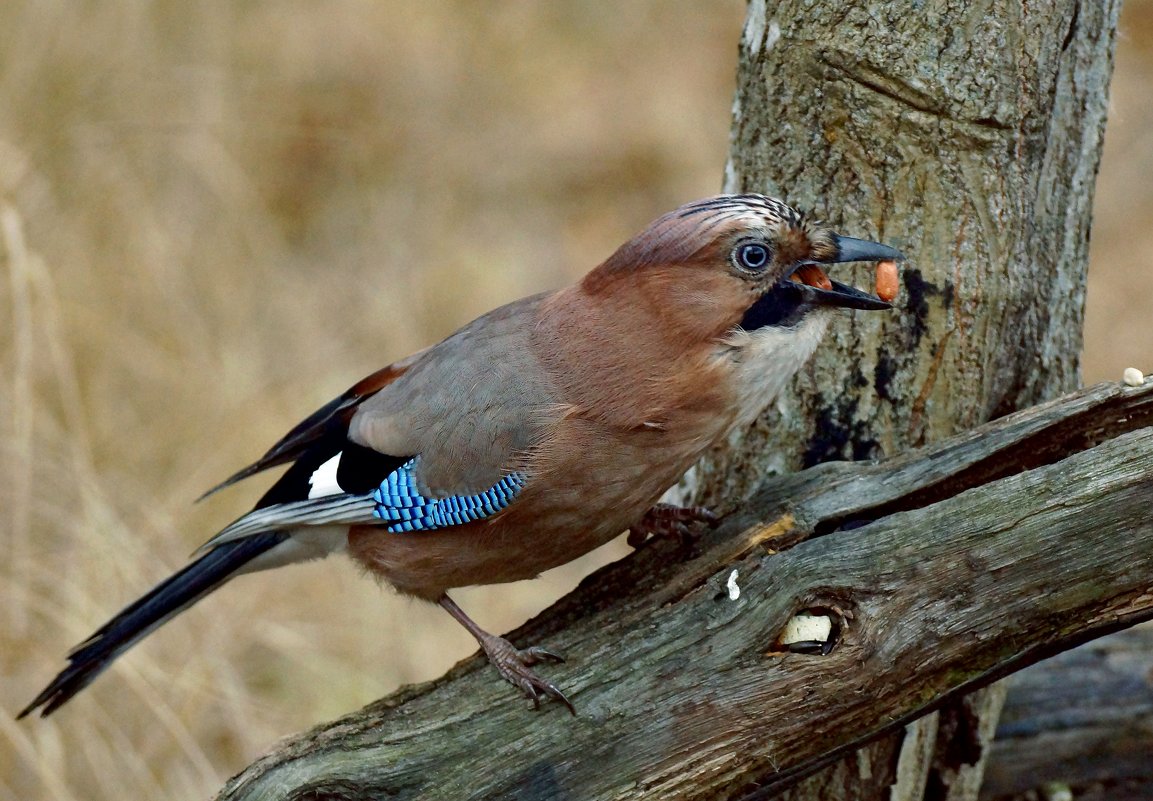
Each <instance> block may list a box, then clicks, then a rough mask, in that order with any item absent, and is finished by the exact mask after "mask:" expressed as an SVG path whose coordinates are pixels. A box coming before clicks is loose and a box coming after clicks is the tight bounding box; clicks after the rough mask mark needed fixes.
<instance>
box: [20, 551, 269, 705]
mask: <svg viewBox="0 0 1153 801" xmlns="http://www.w3.org/2000/svg"><path fill="white" fill-rule="evenodd" d="M287 538H288V534H286V533H285V532H283V531H269V532H265V533H263V534H257V535H255V536H252V537H247V538H245V539H242V540H236V541H235V542H226V543H224V544H222V545H220V546H219V547H217V548H214V549H213V550H211V551H209V552H208V553H206V554H205V555H204V556H202V557H200V558H199V559H197V560H196V561H195V562H193V563H192V564H190V565H188V566H187V567H185V568H184V569H182V570H181V571H179V572H178V573H176V574H174V575H172V576H170V577H169V578H167V579H165V580H164V581H162V582H161V583H160V584H158V585H157V586H155V587H154V588H152V590H151V591H149V592H148V593H147V594H146V595H144V597H142V598H140V599H139V600H137V601H135V602H134V603H132V604H130V605H129V606H127V607H126V608H125V609H123V610H122V611H121V612H120V614H118V615H116V617H114V618H112V619H111V620H110V621H108V622H107V623H105V624H104V625H103V626H101V627H100V628H99V629H98V630H97V631H95V632H94V633H93V634H92V636H90V637H89V638H88V639H86V640H85V641H84V642H82V643H80V645H78V646H76V648H74V649H73V650H72V652H71V653H70V654H69V655H68V663H69V664H68V667H66V668H65V669H64V670H62V671H60V674H59V675H58V676H57V677H56V678H55V679H53V680H52V683H51V684H49V685H48V686H47V687H46V688H44V691H43V692H42V693H40V694H39V695H38V696H36V698H35V699H34V700H33V701H32V703H30V704H29V705H28V706H26V707H25V708H24V709H23V710H22V711H21V712H20V714H19V715H17V716H16V717H17V719H19V718H22V717H24V716H25V715H28V714H29V713H30V712H32V711H34V710H35V709H37V708H39V707H43V709H42V710H41V711H40V715H41V716H42V717H47V716H48V715H50V714H52V712H53V711H55V710H56V709H58V708H59V707H60V706H61V705H62V704H64V703H65V702H67V701H68V699H70V698H71V697H72V696H74V695H76V693H78V692H80V691H81V690H83V689H84V688H85V687H87V686H88V685H89V684H90V683H91V682H92V680H93V679H95V678H96V677H97V676H98V675H100V673H101V672H102V671H103V670H104V669H105V668H106V667H108V666H109V665H110V664H112V661H113V660H114V659H116V657H118V656H119V655H120V654H122V653H124V651H126V650H128V649H129V648H130V647H132V645H134V644H135V643H136V642H137V641H138V640H140V639H142V638H143V637H144V636H145V635H147V634H148V633H149V632H151V631H152V630H153V629H155V628H157V627H159V626H160V625H162V624H163V623H165V622H167V621H168V620H169V619H170V618H172V617H174V616H176V615H177V614H179V613H180V612H182V611H184V610H185V609H187V608H188V607H189V606H191V605H192V604H194V603H196V602H197V601H199V600H200V599H201V598H203V597H204V596H205V595H208V594H209V593H210V592H212V591H213V590H215V589H216V588H217V587H219V586H220V585H221V584H223V583H224V582H225V581H226V580H227V579H228V577H229V576H231V575H232V574H233V573H235V572H236V571H237V570H238V569H240V567H241V566H242V565H244V564H245V563H247V562H249V561H251V560H252V559H254V558H255V557H257V556H259V555H260V554H262V553H264V552H265V551H267V550H268V549H269V548H272V547H273V546H275V545H278V544H279V543H281V542H283V541H284V540H286V539H287Z"/></svg>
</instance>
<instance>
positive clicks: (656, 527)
mask: <svg viewBox="0 0 1153 801" xmlns="http://www.w3.org/2000/svg"><path fill="white" fill-rule="evenodd" d="M718 522H720V518H719V517H717V516H716V515H715V514H713V513H712V512H710V511H709V510H708V509H706V508H705V507H703V506H674V505H673V504H671V503H658V504H657V505H656V506H654V507H653V508H651V509H649V510H648V511H647V512H645V516H644V517H642V518H641V519H640V522H639V523H637V524H636V525H635V526H632V527H630V528H629V536H628V544H629V545H631V546H632V547H634V548H639V547H641V546H642V545H644V543H645V542H646V541H647V540H648V538H649V536H650V535H651V536H653V537H673V536H675V537H677V538H678V539H680V541H681V543H682V544H684V545H686V546H688V545H692V544H693V543H694V542H695V541H696V531H695V530H694V529H695V527H696V526H698V525H701V524H704V525H706V526H708V527H709V528H712V527H714V526H716V524H717V523H718Z"/></svg>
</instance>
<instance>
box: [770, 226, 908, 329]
mask: <svg viewBox="0 0 1153 801" xmlns="http://www.w3.org/2000/svg"><path fill="white" fill-rule="evenodd" d="M833 241H834V242H835V243H836V246H837V255H836V256H835V257H833V258H831V259H824V260H821V261H804V262H801V263H799V264H798V265H797V266H796V267H794V268H793V271H792V272H791V273H790V274H789V276H788V277H789V278H790V279H792V280H793V281H795V282H796V283H799V284H800V285H801V286H800V287H799V288H800V290H801V293H802V297H803V298H804V300H805V302H807V303H811V304H813V305H820V306H840V307H842V308H846V309H874V310H876V309H889V308H892V306H891V305H890V304H889V303H888V302H887V301H885V300H882V299H881V298H879V297H877V296H876V295H870V294H869V293H868V292H864V291H862V290H860V289H857V288H856V287H852V286H848V285H846V284H842V283H839V282H837V281H833V280H832V279H830V278H829V277H828V276H827V275H826V274H825V271H824V270H822V269H821V265H824V264H842V263H844V262H853V261H875V262H896V261H904V260H905V256H904V254H902V253H901V251H899V250H897V249H895V248H891V247H889V246H888V245H882V244H880V243H879V242H870V241H868V240H867V239H854V238H853V237H851V236H839V235H837V234H834V235H833ZM894 294H895V293H894Z"/></svg>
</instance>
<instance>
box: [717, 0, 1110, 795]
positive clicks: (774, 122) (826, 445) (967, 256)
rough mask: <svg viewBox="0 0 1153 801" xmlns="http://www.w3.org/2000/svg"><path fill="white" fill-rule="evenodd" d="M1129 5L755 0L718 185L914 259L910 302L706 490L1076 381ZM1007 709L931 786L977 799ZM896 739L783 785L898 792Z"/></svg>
mask: <svg viewBox="0 0 1153 801" xmlns="http://www.w3.org/2000/svg"><path fill="white" fill-rule="evenodd" d="M1119 9H1120V0H1105V1H1104V2H1093V3H1083V2H1080V0H1041V1H1040V2H1029V3H1020V2H1017V0H985V1H984V2H974V0H961V1H960V2H958V1H957V0H927V1H926V2H921V3H913V4H910V3H886V2H865V3H842V2H819V1H815V0H751V2H750V4H749V12H748V18H747V23H746V26H745V34H744V37H743V39H742V43H741V53H740V67H739V70H738V82H737V94H736V100H735V103H734V121H733V129H732V130H733V134H732V137H733V138H732V148H731V153H730V159H729V165H728V168H727V170H726V180H725V185H726V188H728V189H731V190H745V189H747V190H755V191H766V192H768V193H770V194H779V195H781V196H783V197H788V198H791V199H793V200H794V201H795V202H797V203H799V204H801V205H804V206H807V207H811V208H814V209H815V210H816V211H817V212H818V213H819V214H820V215H821V216H822V217H824V218H825V219H829V220H831V221H832V222H834V223H835V224H836V225H837V226H839V227H841V228H843V229H845V230H849V231H853V232H858V233H862V234H864V235H868V236H871V237H874V238H879V239H881V240H882V241H885V242H890V243H893V244H896V245H897V246H899V247H901V248H902V249H903V250H904V251H905V252H906V253H907V254H908V255H910V257H911V260H910V262H909V264H908V265H907V269H906V271H905V276H904V282H903V291H902V297H901V298H900V300H899V307H900V308H899V310H898V313H897V314H892V315H887V316H886V315H857V316H855V317H854V318H853V319H852V321H851V322H849V321H846V322H844V323H843V324H841V325H840V326H839V327H837V328H835V329H834V330H833V331H832V333H831V336H830V337H829V338H828V339H827V340H826V342H825V343H824V344H823V345H822V348H821V350H820V352H819V353H818V354H817V356H816V358H815V359H814V360H813V361H812V363H811V364H810V365H809V367H808V368H806V369H805V370H804V371H803V372H802V373H801V375H799V376H798V378H797V380H796V381H795V382H794V386H793V387H792V388H791V389H790V390H789V391H786V392H785V393H784V394H783V396H782V399H781V400H780V402H779V403H778V404H777V407H778V408H777V409H775V410H774V413H773V414H771V415H768V416H766V417H765V418H764V419H763V420H762V421H761V422H760V423H759V424H758V425H757V426H756V427H754V428H753V429H752V430H750V431H748V432H747V433H746V434H745V435H744V436H742V437H740V438H739V439H734V441H732V442H730V443H728V444H727V445H726V447H725V448H723V449H720V450H719V451H718V452H717V453H716V454H715V455H713V457H712V458H711V459H709V460H707V461H706V462H705V463H704V464H702V465H701V466H700V467H699V468H698V470H697V471H696V479H697V485H698V487H699V495H698V496H697V499H698V500H703V501H704V502H705V503H707V504H709V505H725V504H727V505H728V506H729V508H732V507H734V506H735V505H737V504H738V503H739V502H740V500H741V499H742V498H744V497H745V495H746V494H747V492H748V491H749V490H750V488H752V487H753V486H755V485H756V484H757V483H758V482H759V481H760V480H761V479H762V477H763V476H764V475H765V474H766V473H768V472H784V471H787V470H795V469H797V468H798V467H801V466H808V465H812V464H815V463H817V462H820V461H824V460H828V459H838V458H840V459H860V458H870V457H875V456H877V455H879V454H882V453H888V454H892V453H896V452H899V451H900V450H902V449H905V448H908V447H911V446H916V445H920V444H924V443H926V442H931V441H933V440H936V439H939V438H941V437H944V436H948V435H949V434H951V433H953V432H956V431H959V430H962V429H964V428H967V427H971V426H974V425H976V424H978V423H981V422H983V421H985V420H988V419H990V418H992V417H995V416H998V415H1003V414H1005V413H1007V412H1009V411H1012V410H1014V409H1018V408H1021V407H1023V406H1028V405H1029V404H1032V403H1036V402H1038V401H1040V400H1044V399H1046V398H1051V397H1054V396H1055V395H1057V394H1059V393H1061V392H1066V391H1069V390H1070V389H1072V388H1074V387H1075V386H1077V384H1078V380H1079V379H1078V358H1079V353H1080V349H1081V323H1082V315H1083V305H1084V296H1085V273H1086V266H1087V257H1088V253H1087V250H1088V232H1089V224H1090V214H1091V209H1092V201H1093V185H1094V179H1095V177H1096V173H1097V167H1098V164H1099V160H1100V156H1101V142H1102V134H1103V130H1104V124H1105V115H1106V107H1107V101H1108V86H1109V79H1110V75H1111V73H1112V60H1113V41H1114V37H1115V33H1116V20H1117V14H1118V12H1119ZM857 280H858V282H865V283H867V282H868V280H869V278H868V276H866V275H861V274H858V277H857ZM998 701H999V694H996V693H995V694H993V695H986V696H983V697H981V698H978V699H970V700H969V701H967V702H965V704H964V705H958V706H957V707H955V708H952V709H947V710H944V714H945V715H946V717H947V718H948V721H944V722H943V723H944V724H945V725H939V726H938V727H937V729H938V732H939V739H940V740H941V747H939V748H935V749H933V753H934V754H935V756H933V757H932V760H933V761H934V763H935V764H933V765H932V766H931V767H930V768H929V773H930V774H931V775H928V776H927V778H926V781H927V794H928V795H929V796H930V797H932V798H934V799H940V801H965V800H966V799H968V800H969V801H972V799H974V798H975V797H976V796H975V789H974V788H975V787H976V785H977V784H979V780H980V768H981V766H980V762H979V758H980V755H981V754H984V753H987V751H988V749H986V748H983V747H981V746H980V744H979V743H978V744H975V745H973V746H972V747H970V745H969V744H967V740H971V739H972V738H973V737H974V736H977V734H978V733H979V731H982V730H983V731H986V732H988V731H991V726H990V725H988V724H982V723H981V721H982V720H983V719H984V718H985V717H988V716H989V715H994V714H995V709H996V707H997V706H998ZM982 705H984V706H985V707H986V711H985V712H983V713H982V712H980V710H979V709H978V707H980V706H982ZM975 712H977V714H974V713H975ZM970 722H972V723H973V726H975V727H976V730H977V733H975V732H974V730H973V726H970V725H969V723H970ZM949 737H953V738H954V739H955V740H957V742H958V743H960V744H961V745H959V746H958V747H952V746H949V745H948V738H949ZM898 739H899V736H898ZM894 749H898V750H899V751H900V752H901V753H905V754H912V753H913V751H910V750H909V749H907V748H903V747H901V744H900V743H899V742H897V743H893V744H890V745H889V746H888V747H885V748H881V749H880V751H879V752H878V753H877V754H876V755H874V756H870V755H869V754H858V755H855V756H854V757H853V759H852V763H851V764H850V765H848V766H846V769H845V770H842V771H840V773H839V775H838V776H837V777H832V778H831V780H830V781H829V782H827V783H822V781H821V780H820V779H819V778H814V779H813V783H812V784H811V786H807V787H801V788H798V789H797V791H796V792H794V793H791V794H790V795H789V796H788V798H789V799H794V800H795V801H801V800H802V799H812V798H820V799H823V800H824V801H828V799H836V798H843V799H850V798H888V791H887V790H886V789H884V788H886V787H887V783H892V782H893V781H896V779H897V773H898V769H897V766H896V765H895V764H894V763H893V760H892V759H891V758H890V752H892V751H893V750H894ZM950 754H952V755H958V754H960V755H975V758H977V759H978V762H977V763H975V764H974V763H969V762H965V761H963V760H962V761H961V762H957V761H956V760H951V759H949V758H946V757H948V756H949V755H950ZM925 767H926V763H925V762H924V761H922V766H921V768H918V769H913V768H902V769H901V770H900V772H901V773H902V774H903V776H904V777H906V779H905V781H907V777H910V776H914V775H918V774H923V773H925ZM858 775H861V776H866V777H867V778H865V779H860V780H857V779H849V780H848V781H844V779H846V777H852V776H858ZM854 783H855V784H856V785H858V786H853V785H854ZM866 784H868V785H870V786H874V787H876V788H881V789H878V790H877V791H876V792H869V791H867V789H866V788H864V785H866ZM906 786H907V785H906ZM901 792H904V791H903V790H902V791H901ZM909 797H910V798H911V797H914V796H912V795H910V796H909Z"/></svg>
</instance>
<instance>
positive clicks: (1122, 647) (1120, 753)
mask: <svg viewBox="0 0 1153 801" xmlns="http://www.w3.org/2000/svg"><path fill="white" fill-rule="evenodd" d="M1150 654H1153V627H1150V626H1148V625H1145V626H1139V627H1137V628H1134V629H1130V630H1129V631H1125V632H1121V633H1118V634H1113V635H1111V636H1109V637H1104V638H1102V639H1100V640H1096V641H1094V642H1093V643H1090V644H1089V645H1086V646H1082V647H1081V648H1077V649H1075V650H1073V651H1069V652H1067V653H1064V654H1060V655H1058V656H1056V657H1054V658H1052V659H1048V660H1046V661H1044V662H1042V663H1041V664H1039V665H1034V666H1033V667H1031V668H1029V669H1028V670H1023V671H1021V672H1020V673H1018V674H1016V675H1014V676H1013V677H1012V678H1011V679H1009V680H1008V681H1007V682H1004V683H1005V684H1008V685H1009V687H1010V688H1011V690H1012V692H1011V694H1010V701H1009V703H1008V704H1006V706H1005V710H1004V713H1003V715H1002V717H1001V722H1000V725H999V726H998V729H997V739H996V741H995V742H994V743H993V753H992V755H991V757H990V760H989V767H988V770H987V771H986V778H985V784H984V785H983V786H982V792H981V797H982V798H984V799H995V798H1001V797H1005V796H1010V795H1013V794H1018V793H1023V792H1026V791H1029V790H1036V789H1039V788H1042V787H1044V786H1045V785H1047V784H1052V783H1061V784H1064V785H1065V786H1068V787H1076V788H1078V789H1080V788H1086V787H1091V786H1092V785H1094V784H1103V785H1105V786H1107V787H1109V788H1110V792H1109V795H1108V796H1107V797H1108V798H1111V799H1114V798H1122V797H1125V798H1142V799H1147V798H1150V797H1151V795H1150V793H1149V790H1150V787H1151V786H1153V759H1150V755H1151V754H1153V674H1151V669H1150V664H1151V663H1150ZM1126 786H1129V787H1131V788H1137V789H1140V790H1141V794H1139V795H1134V794H1132V793H1131V792H1130V793H1125V791H1124V790H1122V789H1120V788H1124V787H1126ZM1078 797H1080V796H1078Z"/></svg>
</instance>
